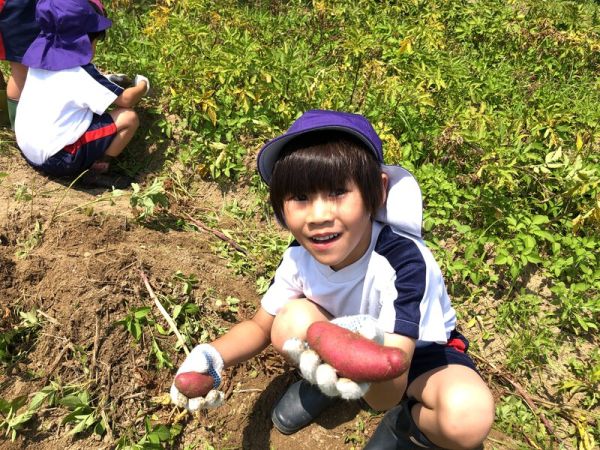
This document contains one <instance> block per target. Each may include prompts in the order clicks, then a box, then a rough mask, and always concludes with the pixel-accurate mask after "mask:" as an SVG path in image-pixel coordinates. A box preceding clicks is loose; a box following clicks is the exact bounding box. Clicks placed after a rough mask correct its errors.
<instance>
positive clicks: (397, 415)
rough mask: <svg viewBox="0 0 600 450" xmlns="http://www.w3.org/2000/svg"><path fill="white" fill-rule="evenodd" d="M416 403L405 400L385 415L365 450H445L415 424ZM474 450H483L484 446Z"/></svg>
mask: <svg viewBox="0 0 600 450" xmlns="http://www.w3.org/2000/svg"><path fill="white" fill-rule="evenodd" d="M415 403H416V402H415V401H414V400H412V399H410V400H405V401H403V402H402V403H400V404H399V405H398V406H396V407H395V408H392V409H390V410H389V411H388V412H387V413H385V416H383V419H381V422H380V423H379V425H378V426H377V428H376V429H375V432H374V433H373V436H371V439H369V442H367V445H366V446H365V448H364V450H421V449H424V448H426V449H432V450H444V449H443V448H442V447H438V446H437V445H435V444H434V443H433V442H431V441H430V440H429V439H427V436H425V435H424V434H423V433H422V432H421V431H420V430H419V428H418V427H417V424H415V421H414V420H413V418H412V415H411V413H410V411H411V409H412V407H413V405H414V404H415ZM474 450H483V445H480V446H479V447H477V448H476V449H474Z"/></svg>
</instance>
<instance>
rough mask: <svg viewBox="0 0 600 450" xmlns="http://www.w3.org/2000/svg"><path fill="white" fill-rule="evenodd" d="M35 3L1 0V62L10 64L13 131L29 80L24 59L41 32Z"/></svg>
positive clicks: (9, 105)
mask: <svg viewBox="0 0 600 450" xmlns="http://www.w3.org/2000/svg"><path fill="white" fill-rule="evenodd" d="M35 4H36V0H5V1H0V60H5V61H8V62H9V63H10V72H11V75H10V77H9V79H8V82H7V85H6V97H7V99H6V103H7V105H6V106H7V109H8V116H9V119H10V124H11V127H12V128H13V129H14V126H15V114H16V111H17V104H18V102H19V98H20V97H21V91H22V90H23V85H24V84H25V78H26V77H27V67H26V66H24V65H23V64H21V60H22V58H23V55H24V54H25V51H26V50H27V48H28V47H29V45H30V44H31V43H32V42H33V40H34V39H35V38H36V37H37V35H38V33H39V32H40V27H39V26H38V24H37V23H36V21H35Z"/></svg>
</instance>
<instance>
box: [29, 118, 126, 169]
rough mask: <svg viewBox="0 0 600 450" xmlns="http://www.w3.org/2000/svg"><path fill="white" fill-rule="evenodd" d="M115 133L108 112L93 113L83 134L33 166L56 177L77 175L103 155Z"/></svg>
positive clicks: (114, 127) (113, 123) (113, 124)
mask: <svg viewBox="0 0 600 450" xmlns="http://www.w3.org/2000/svg"><path fill="white" fill-rule="evenodd" d="M115 134H117V126H116V125H115V122H114V121H113V119H112V117H111V116H110V114H108V113H104V114H102V115H101V116H99V115H97V114H94V117H93V118H92V123H91V125H90V127H89V128H88V129H87V131H86V132H85V133H83V136H81V137H80V138H79V139H77V140H76V141H75V142H74V143H72V144H69V145H67V146H66V147H64V148H63V149H62V150H60V151H59V152H58V153H56V154H55V155H53V156H51V157H50V158H48V159H47V160H46V162H44V164H42V165H41V166H35V168H36V169H38V170H41V171H42V172H44V173H46V174H48V175H54V176H57V177H62V176H68V175H79V174H80V173H81V172H83V171H84V170H86V169H89V167H90V166H91V165H92V164H94V162H95V161H97V160H99V159H100V158H102V157H103V156H104V153H105V152H106V149H107V148H108V146H109V145H110V143H111V142H112V140H113V138H114V137H115Z"/></svg>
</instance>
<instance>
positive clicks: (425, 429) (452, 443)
mask: <svg viewBox="0 0 600 450" xmlns="http://www.w3.org/2000/svg"><path fill="white" fill-rule="evenodd" d="M408 396H409V397H413V398H415V399H416V400H418V402H419V403H417V404H416V405H415V406H414V407H413V408H412V417H413V419H414V421H415V423H416V425H417V427H418V428H419V430H421V432H422V433H423V434H425V436H426V437H427V438H429V440H430V441H432V442H433V443H434V444H436V445H438V446H440V447H443V448H448V449H460V450H462V449H472V448H475V447H477V446H479V445H480V444H481V443H482V442H483V441H484V439H485V438H486V436H487V435H488V433H489V431H490V429H491V427H492V424H493V421H494V399H493V397H492V394H491V392H490V390H489V389H488V387H487V385H486V384H485V383H484V382H483V380H482V379H481V377H480V376H479V375H478V374H477V373H476V372H475V371H473V370H471V369H469V368H468V367H465V366H460V365H455V364H451V365H449V366H445V367H440V368H439V369H435V370H431V371H429V372H427V373H424V374H423V375H421V376H420V377H418V378H417V379H416V380H415V381H413V382H412V383H411V384H410V386H409V388H408Z"/></svg>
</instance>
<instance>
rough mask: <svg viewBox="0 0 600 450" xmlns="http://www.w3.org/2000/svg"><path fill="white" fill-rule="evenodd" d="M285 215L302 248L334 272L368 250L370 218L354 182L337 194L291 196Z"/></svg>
mask: <svg viewBox="0 0 600 450" xmlns="http://www.w3.org/2000/svg"><path fill="white" fill-rule="evenodd" d="M283 213H284V216H285V223H286V225H287V227H288V229H289V230H290V232H291V233H292V234H293V235H294V238H296V240H297V241H298V242H299V243H300V245H302V246H303V247H304V248H305V249H306V250H307V251H308V252H309V253H310V254H311V255H312V256H313V257H314V258H315V259H316V260H317V261H319V262H320V263H321V264H325V265H328V266H330V267H331V268H332V269H333V270H340V269H342V268H344V267H346V266H348V265H350V264H352V263H354V262H356V261H358V260H359V259H360V258H361V256H363V255H364V254H365V252H366V251H367V249H368V248H369V244H370V242H371V226H372V224H371V217H370V214H369V212H368V211H367V210H366V208H365V204H364V202H363V199H362V196H361V194H360V191H359V189H358V187H357V186H356V184H355V183H353V182H351V183H348V184H347V185H346V186H345V188H341V189H339V190H337V191H335V192H317V193H314V194H306V195H304V194H303V195H298V196H295V197H294V196H290V197H289V198H287V199H286V200H285V201H284V204H283Z"/></svg>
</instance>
